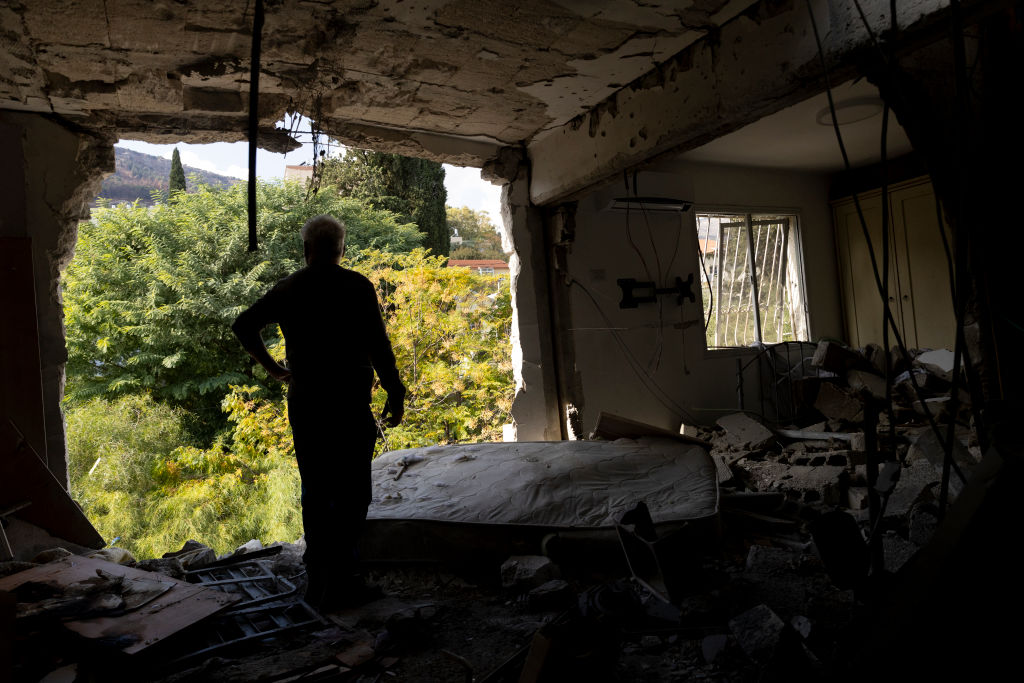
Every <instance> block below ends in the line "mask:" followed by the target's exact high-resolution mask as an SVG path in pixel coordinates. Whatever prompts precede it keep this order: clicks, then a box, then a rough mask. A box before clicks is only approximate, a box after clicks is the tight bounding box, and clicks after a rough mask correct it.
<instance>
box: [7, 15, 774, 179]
mask: <svg viewBox="0 0 1024 683" xmlns="http://www.w3.org/2000/svg"><path fill="white" fill-rule="evenodd" d="M752 4H754V3H753V0H651V1H649V2H638V1H634V2H619V1H617V0H600V1H591V0H542V1H538V2H530V3H508V2H499V1H498V0H381V1H379V2H378V1H375V0H344V1H337V2H329V1H327V2H316V1H313V0H306V1H301V2H287V3H285V2H281V1H280V0H267V1H266V2H265V5H266V21H265V26H264V29H263V32H262V36H263V39H262V55H261V59H260V64H261V71H260V73H261V75H260V81H259V88H260V99H259V109H260V123H261V126H262V128H263V131H264V132H263V133H262V134H261V137H260V144H261V146H264V147H266V148H268V149H271V150H274V151H286V150H287V149H290V148H292V147H293V146H294V142H293V141H292V140H291V139H290V138H289V137H288V136H287V135H285V134H284V133H281V132H278V133H272V132H271V131H272V130H273V127H274V123H275V122H277V121H279V120H280V119H281V118H282V116H283V115H284V114H285V113H286V112H289V111H298V112H302V113H304V114H307V115H315V114H316V113H317V111H318V109H319V114H320V115H319V117H317V118H318V121H319V122H320V125H321V127H322V128H323V129H324V130H325V131H327V132H329V133H331V134H332V135H334V136H336V137H338V138H339V139H341V140H342V141H343V142H345V143H347V144H350V145H356V146H365V147H371V146H372V147H374V148H376V149H382V150H391V151H396V152H402V153H405V154H409V155H417V156H424V157H429V158H434V159H437V160H441V161H446V162H450V163H456V164H463V165H481V164H482V163H483V162H485V161H487V160H488V159H489V158H493V157H495V156H496V155H497V152H498V150H500V149H501V148H502V147H506V146H514V145H520V144H524V143H529V142H530V141H531V140H533V139H535V138H536V137H537V136H538V135H540V134H542V133H544V131H545V130H548V129H551V128H554V127H557V126H561V125H562V124H564V123H566V122H567V121H569V120H571V119H573V118H574V117H576V116H579V115H580V114H584V113H586V112H588V111H589V110H591V109H592V108H593V107H594V106H595V105H597V104H598V103H600V102H601V101H603V100H605V99H607V98H608V97H609V96H610V95H612V94H613V93H615V92H616V91H618V90H620V89H622V88H623V87H625V86H626V85H628V84H629V83H631V82H633V81H635V80H636V79H638V78H640V77H642V76H643V75H644V74H646V73H648V72H650V71H651V70H652V69H653V68H655V67H656V66H657V65H658V64H660V63H662V62H664V61H666V60H667V59H669V58H670V57H672V56H673V55H675V54H677V53H679V52H680V51H682V50H683V49H684V48H686V47H687V46H689V45H690V44H692V43H693V42H694V41H696V40H698V39H700V38H701V37H703V36H704V35H706V34H707V33H708V32H710V31H714V30H715V29H716V28H717V27H718V26H721V25H722V24H723V23H725V22H727V21H728V20H730V19H732V18H733V17H735V16H736V15H737V14H738V13H739V12H741V11H743V10H744V9H746V8H747V7H749V6H750V5H752ZM254 6H255V3H254V2H252V1H251V0H227V1H223V0H222V1H220V2H210V1H209V0H161V1H158V2H151V1H150V0H41V1H33V2H11V3H5V4H4V6H3V7H2V8H0V41H2V47H3V49H2V50H0V108H2V109H11V110H23V111H33V112H44V113H53V114H57V115H60V116H62V117H65V118H68V119H70V120H72V121H75V122H76V123H79V124H81V125H83V126H84V127H86V128H89V129H93V130H99V131H104V132H109V133H110V134H113V135H116V136H119V137H132V138H137V139H143V140H148V141H152V142H170V141H177V140H185V141H189V142H212V141H215V140H239V139H244V138H245V131H246V127H247V107H248V89H249V69H250V47H251V27H252V25H253V15H254ZM69 17H73V18H74V19H73V22H72V21H71V20H69ZM72 23H73V26H72V25H70V24H72ZM318 103H319V107H318V106H317V104H318Z"/></svg>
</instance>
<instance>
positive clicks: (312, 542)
mask: <svg viewBox="0 0 1024 683" xmlns="http://www.w3.org/2000/svg"><path fill="white" fill-rule="evenodd" d="M302 245H303V254H304V256H305V259H306V264H307V265H306V267H305V268H302V269H301V270H299V271H296V272H295V273H293V274H291V275H289V276H288V277H286V278H284V279H283V280H281V281H280V282H278V283H277V284H276V285H274V287H273V288H272V289H271V290H270V291H269V292H267V293H266V294H265V295H264V296H263V297H262V298H261V299H260V300H258V301H257V302H256V303H254V304H253V305H252V307H250V308H249V309H248V310H247V311H245V312H243V313H242V314H241V315H240V316H238V319H237V320H236V321H235V324H234V325H233V326H232V329H233V330H234V332H235V334H236V335H237V336H238V339H239V340H240V341H241V342H242V345H243V346H244V347H245V349H246V350H247V351H248V352H249V353H250V354H251V355H252V357H253V358H255V359H256V360H257V361H258V362H259V363H260V365H262V366H263V367H264V368H266V369H267V372H269V373H270V374H271V375H272V376H273V377H275V378H277V379H279V380H281V381H283V382H288V384H289V387H288V419H289V421H290V422H291V427H292V436H293V438H294V441H295V457H296V460H297V461H298V465H299V474H300V476H301V477H302V523H303V526H304V527H305V534H306V536H305V537H306V553H305V555H304V557H303V559H304V561H305V563H306V572H307V578H308V584H307V587H306V598H307V600H308V601H309V602H311V603H313V604H315V605H317V606H319V607H322V608H327V607H340V606H344V605H346V604H355V603H358V602H362V601H364V600H365V599H366V598H367V596H368V592H369V591H368V589H367V587H366V585H365V584H364V583H363V581H362V578H361V577H360V575H359V567H358V555H357V551H356V548H357V545H358V542H359V536H360V534H361V532H362V528H363V525H364V523H365V521H366V508H367V506H368V505H369V503H370V459H371V458H372V455H373V445H374V442H375V441H376V438H377V425H376V422H375V421H374V419H373V415H372V413H371V411H370V394H371V390H372V386H373V372H374V370H376V371H377V376H378V377H379V378H380V382H381V385H383V387H384V389H385V390H386V391H387V394H388V398H387V403H385V406H384V414H383V415H382V417H383V418H384V419H385V423H386V424H387V425H388V426H389V427H394V426H396V425H397V424H398V423H399V422H401V420H402V415H403V413H404V400H405V387H404V386H403V385H402V381H401V379H400V378H399V376H398V370H397V369H396V367H395V355H394V353H393V352H392V350H391V343H390V341H389V340H388V337H387V334H386V333H385V331H384V321H383V320H382V319H381V314H380V307H379V305H378V303H377V293H376V291H375V290H374V288H373V285H372V284H371V283H370V281H369V280H367V279H366V278H365V277H363V276H362V275H360V274H359V273H356V272H354V271H351V270H348V269H345V268H342V267H341V266H340V265H339V264H340V263H341V258H342V256H344V254H345V226H344V224H342V223H341V222H340V221H338V220H336V219H334V218H332V217H331V216H326V215H321V216H316V217H314V218H311V219H309V220H308V221H307V222H306V224H305V225H303V226H302ZM272 323H277V324H279V325H280V326H281V331H282V332H283V333H284V339H285V352H286V356H287V365H288V367H283V366H281V365H279V364H278V363H277V362H276V361H274V359H273V358H271V357H270V354H269V353H268V352H267V347H266V346H265V345H264V343H263V339H262V337H261V336H260V331H261V330H262V329H263V328H264V327H266V326H267V325H270V324H272Z"/></svg>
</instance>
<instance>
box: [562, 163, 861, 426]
mask: <svg viewBox="0 0 1024 683" xmlns="http://www.w3.org/2000/svg"><path fill="white" fill-rule="evenodd" d="M638 193H639V194H640V195H659V196H671V197H677V198H680V199H687V200H690V201H693V202H694V205H695V209H701V208H709V209H711V208H714V209H726V208H741V207H742V208H744V209H750V210H753V211H760V210H764V209H771V210H778V209H786V210H787V211H793V212H795V213H797V214H798V215H799V216H800V223H801V235H802V242H803V250H804V262H805V264H806V270H807V272H806V280H807V285H808V286H807V291H808V306H809V314H810V329H811V335H812V339H817V338H819V337H822V336H841V332H842V319H841V315H840V311H839V284H838V283H839V279H838V276H837V274H836V264H835V263H836V262H835V247H834V240H833V230H832V220H831V212H830V209H829V204H828V184H827V178H826V177H825V176H823V175H815V174H803V173H794V172H784V171H776V170H772V169H750V168H732V167H726V166H712V165H698V164H686V163H683V162H679V161H676V162H671V163H666V164H663V165H661V166H659V167H658V169H657V171H647V172H641V173H640V174H639V175H638ZM624 194H626V190H625V186H624V185H623V182H622V180H619V181H617V182H613V183H610V184H608V185H605V186H603V187H601V188H599V189H598V190H595V191H594V192H592V193H591V194H590V195H588V196H586V197H585V198H584V199H582V200H581V201H580V204H579V209H578V212H577V216H576V240H575V242H574V243H573V246H572V250H571V253H570V255H569V259H568V268H569V273H568V278H569V279H570V281H571V283H572V284H570V285H569V288H570V306H571V309H572V321H573V327H574V341H575V352H576V363H577V367H576V370H577V371H578V372H579V373H580V377H581V380H582V390H583V396H584V401H583V406H582V413H583V428H584V431H590V430H592V429H593V428H594V426H595V425H596V421H597V417H598V414H599V413H600V412H601V411H607V412H612V413H617V414H620V415H624V416H626V417H630V418H632V419H637V420H642V421H644V422H648V423H651V424H654V425H658V426H661V427H665V428H669V429H677V428H678V427H679V425H680V423H681V422H687V423H692V422H697V423H702V422H703V423H709V422H713V421H714V420H715V419H716V418H717V417H718V416H720V415H721V414H722V413H724V412H730V411H732V410H735V408H736V406H737V398H736V358H737V357H740V358H744V359H746V358H750V357H751V356H752V353H751V352H750V351H731V350H730V351H713V352H709V351H707V349H706V345H705V342H704V330H703V315H702V311H703V304H702V302H701V300H700V287H699V282H700V271H699V262H698V256H697V238H696V228H695V219H694V214H695V210H694V209H691V210H690V211H687V212H686V213H684V214H682V215H681V216H680V215H679V214H654V213H648V214H647V216H646V221H645V217H644V215H643V214H642V213H640V212H633V211H631V212H630V216H629V224H630V228H631V233H632V240H633V243H634V244H635V245H636V249H634V247H633V246H631V245H630V241H629V237H628V236H627V229H626V214H625V213H623V212H616V211H608V210H607V209H606V207H607V206H608V204H609V202H610V200H611V199H612V198H614V197H616V196H623V195H624ZM677 239H678V246H677ZM637 250H639V252H640V253H641V254H642V255H643V261H646V265H647V270H649V271H650V273H651V276H652V277H653V278H654V279H656V280H660V281H659V283H658V284H659V286H664V285H666V284H669V283H671V281H672V280H673V279H674V278H675V277H676V276H679V277H681V278H682V279H683V280H686V279H687V277H688V276H689V274H690V273H693V274H694V280H695V287H694V290H695V294H696V295H697V301H696V302H695V303H691V302H689V301H686V302H684V304H683V306H682V308H681V309H680V307H679V306H678V305H676V303H675V300H674V299H673V298H672V297H663V298H662V303H661V306H660V310H661V312H660V314H659V306H657V305H654V304H641V306H640V307H639V308H636V309H620V308H619V301H620V299H621V289H620V288H619V287H618V285H617V283H616V280H617V279H618V278H626V277H632V278H635V279H637V280H647V279H648V277H647V272H646V271H645V267H644V264H643V262H642V260H641V257H640V255H638V254H637ZM659 267H660V278H659ZM595 302H596V304H597V305H595ZM598 306H600V311H599V310H598ZM602 312H603V315H602ZM609 328H613V329H609ZM754 401H756V397H752V396H749V394H748V406H749V405H753V402H754Z"/></svg>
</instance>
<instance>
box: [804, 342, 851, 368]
mask: <svg viewBox="0 0 1024 683" xmlns="http://www.w3.org/2000/svg"><path fill="white" fill-rule="evenodd" d="M863 363H864V359H863V358H862V357H861V355H860V354H859V353H857V352H856V351H853V350H852V349H848V348H846V347H845V346H843V345H842V344H840V343H838V342H834V341H828V340H822V341H820V342H818V348H817V349H815V350H814V357H812V358H811V365H813V366H814V367H816V368H821V369H822V370H827V371H829V372H834V373H835V374H837V375H843V374H845V373H846V371H847V370H849V369H850V368H853V367H856V366H858V365H862V364H863Z"/></svg>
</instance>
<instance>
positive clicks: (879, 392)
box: [846, 370, 885, 401]
mask: <svg viewBox="0 0 1024 683" xmlns="http://www.w3.org/2000/svg"><path fill="white" fill-rule="evenodd" d="M846 383H847V384H849V385H850V388H851V389H853V390H854V391H866V392H868V393H869V394H871V396H873V397H874V398H876V399H878V400H879V401H884V400H885V379H884V378H882V377H879V376H878V375H876V374H875V373H873V372H866V371H864V370H850V371H849V372H847V373H846Z"/></svg>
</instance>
